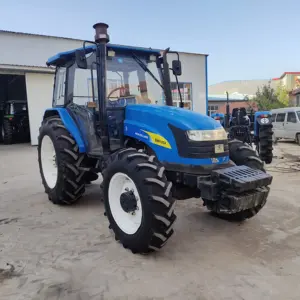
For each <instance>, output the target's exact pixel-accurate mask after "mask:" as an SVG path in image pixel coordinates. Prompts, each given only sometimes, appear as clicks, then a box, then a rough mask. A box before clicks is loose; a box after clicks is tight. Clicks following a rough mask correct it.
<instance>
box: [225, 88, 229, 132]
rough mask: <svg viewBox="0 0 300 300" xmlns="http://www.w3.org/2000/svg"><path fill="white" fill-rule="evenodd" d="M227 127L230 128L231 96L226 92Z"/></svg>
mask: <svg viewBox="0 0 300 300" xmlns="http://www.w3.org/2000/svg"><path fill="white" fill-rule="evenodd" d="M225 93H226V126H225V128H228V127H229V113H230V112H229V94H228V92H227V91H226V92H225Z"/></svg>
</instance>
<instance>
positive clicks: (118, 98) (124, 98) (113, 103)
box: [107, 86, 135, 107]
mask: <svg viewBox="0 0 300 300" xmlns="http://www.w3.org/2000/svg"><path fill="white" fill-rule="evenodd" d="M121 89H125V88H124V87H123V86H120V87H117V88H115V89H113V90H112V91H111V92H110V93H109V94H108V95H107V98H108V101H109V102H110V103H111V105H112V106H115V107H116V106H126V104H127V101H126V98H129V97H135V95H127V96H124V97H122V96H121V97H114V98H115V99H113V100H111V99H109V98H110V97H111V95H112V94H113V93H114V92H116V91H118V90H121ZM120 100H123V101H122V102H123V103H122V105H121V103H120V102H119V101H120ZM116 102H117V104H115V103H116ZM118 104H119V105H118Z"/></svg>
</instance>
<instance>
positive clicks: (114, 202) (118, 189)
mask: <svg viewBox="0 0 300 300" xmlns="http://www.w3.org/2000/svg"><path fill="white" fill-rule="evenodd" d="M126 191H133V193H134V195H135V198H136V200H137V207H138V209H137V210H136V211H135V212H134V214H132V213H127V212H125V211H124V210H123V208H122V206H121V202H120V197H121V194H122V193H124V192H126ZM108 202H109V206H110V211H111V214H112V216H113V218H114V220H115V222H116V223H117V225H118V226H119V228H120V229H121V230H122V231H123V232H125V233H126V234H135V233H136V232H137V231H138V229H139V228H140V226H141V223H142V215H143V211H142V205H141V199H140V195H139V192H138V190H137V188H136V185H135V184H134V182H133V181H132V179H131V178H129V176H127V175H126V174H124V173H116V174H114V175H113V177H112V178H111V180H110V182H109V187H108Z"/></svg>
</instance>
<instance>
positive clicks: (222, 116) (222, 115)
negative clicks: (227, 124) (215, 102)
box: [210, 113, 225, 126]
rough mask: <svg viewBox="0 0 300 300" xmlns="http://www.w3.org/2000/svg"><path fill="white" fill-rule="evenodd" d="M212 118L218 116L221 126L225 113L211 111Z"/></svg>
mask: <svg viewBox="0 0 300 300" xmlns="http://www.w3.org/2000/svg"><path fill="white" fill-rule="evenodd" d="M210 116H211V117H212V118H213V119H214V118H215V117H219V118H220V123H221V125H222V126H224V119H225V115H224V114H223V113H213V114H211V115H210Z"/></svg>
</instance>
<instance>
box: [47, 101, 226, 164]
mask: <svg viewBox="0 0 300 300" xmlns="http://www.w3.org/2000/svg"><path fill="white" fill-rule="evenodd" d="M54 111H55V112H57V113H58V114H59V116H60V118H61V119H62V122H63V123H64V125H65V127H66V128H67V130H68V131H69V132H70V133H71V134H72V136H73V137H74V139H75V140H76V142H77V144H78V146H79V152H80V153H85V152H86V146H85V143H84V139H83V138H82V135H81V133H80V131H79V129H78V127H77V125H76V123H75V122H74V120H73V118H72V117H71V116H70V114H69V112H68V111H67V109H65V108H50V109H47V110H46V112H45V115H44V117H45V116H48V115H51V112H54ZM125 116H126V118H125V121H124V135H125V136H128V137H132V138H134V139H137V140H140V141H141V142H143V143H145V144H146V145H148V146H149V147H150V148H152V149H153V151H154V152H155V153H156V156H157V158H158V160H160V161H161V162H162V163H170V164H180V165H198V166H200V165H211V164H222V163H227V162H228V161H229V157H228V156H223V157H218V158H214V159H211V158H204V159H195V158H184V157H180V156H179V154H178V150H177V145H176V141H175V138H174V135H173V133H172V131H171V129H170V128H169V126H168V124H172V125H173V126H176V127H178V128H180V129H182V130H212V129H217V128H220V127H222V126H221V124H220V123H219V122H217V121H215V120H214V119H212V118H211V117H208V116H206V115H203V114H199V113H196V112H193V111H190V110H186V109H183V108H177V107H172V106H159V105H148V104H144V105H143V104H138V105H133V104H129V105H127V106H126V108H125ZM153 134H154V135H157V136H158V137H159V139H164V140H166V141H167V142H166V143H167V144H168V147H166V146H162V145H161V144H155V143H153V139H152V135H153Z"/></svg>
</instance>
